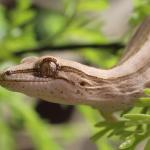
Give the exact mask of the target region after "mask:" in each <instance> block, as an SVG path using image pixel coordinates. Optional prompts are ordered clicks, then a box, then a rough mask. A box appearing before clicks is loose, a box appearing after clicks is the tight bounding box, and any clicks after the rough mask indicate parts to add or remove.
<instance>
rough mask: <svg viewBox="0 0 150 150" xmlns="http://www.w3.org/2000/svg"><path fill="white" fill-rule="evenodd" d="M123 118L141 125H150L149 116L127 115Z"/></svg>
mask: <svg viewBox="0 0 150 150" xmlns="http://www.w3.org/2000/svg"><path fill="white" fill-rule="evenodd" d="M123 117H125V118H127V119H130V120H133V121H140V122H141V123H150V115H148V114H125V115H124V116H123Z"/></svg>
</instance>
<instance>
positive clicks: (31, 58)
mask: <svg viewBox="0 0 150 150" xmlns="http://www.w3.org/2000/svg"><path fill="white" fill-rule="evenodd" d="M37 59H38V57H36V56H29V57H25V58H23V59H22V60H21V64H23V63H31V62H33V61H35V60H37Z"/></svg>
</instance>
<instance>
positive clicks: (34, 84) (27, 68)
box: [0, 17, 150, 118]
mask: <svg viewBox="0 0 150 150" xmlns="http://www.w3.org/2000/svg"><path fill="white" fill-rule="evenodd" d="M0 85H1V86H2V87H4V88H6V89H8V90H10V91H14V92H20V93H24V94H26V95H28V96H31V97H37V98H40V99H43V100H46V101H49V102H53V103H59V104H67V105H78V104H83V105H89V106H92V107H94V108H97V109H98V110H100V111H101V112H102V114H104V116H106V118H107V117H108V116H111V114H112V113H113V112H116V111H119V110H125V109H127V108H130V107H132V106H133V105H134V103H135V101H136V100H137V99H138V97H140V96H143V95H144V92H143V90H144V89H145V88H150V17H148V18H147V19H146V20H145V21H144V22H143V23H142V24H141V25H140V26H139V28H138V29H137V31H136V32H135V34H134V35H133V37H132V38H131V40H130V41H129V43H128V45H127V47H126V50H125V53H124V55H123V57H122V58H121V60H120V62H119V63H118V64H117V65H116V66H114V67H113V68H111V69H100V68H95V67H91V66H87V65H84V64H81V63H78V62H75V61H71V60H67V59H62V58H60V57H53V56H47V55H46V56H41V57H34V56H30V57H27V58H24V59H23V60H21V62H20V64H18V65H16V66H12V67H9V68H8V69H6V70H4V71H2V72H1V73H0Z"/></svg>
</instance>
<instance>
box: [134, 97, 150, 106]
mask: <svg viewBox="0 0 150 150" xmlns="http://www.w3.org/2000/svg"><path fill="white" fill-rule="evenodd" d="M136 106H140V107H150V97H141V98H140V99H139V100H138V101H137V103H136Z"/></svg>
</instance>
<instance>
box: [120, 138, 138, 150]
mask: <svg viewBox="0 0 150 150" xmlns="http://www.w3.org/2000/svg"><path fill="white" fill-rule="evenodd" d="M135 139H136V138H135V135H130V136H128V137H127V138H126V139H125V142H123V143H122V144H121V145H120V146H119V149H120V150H123V149H128V148H130V147H132V146H133V144H134V142H135Z"/></svg>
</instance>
